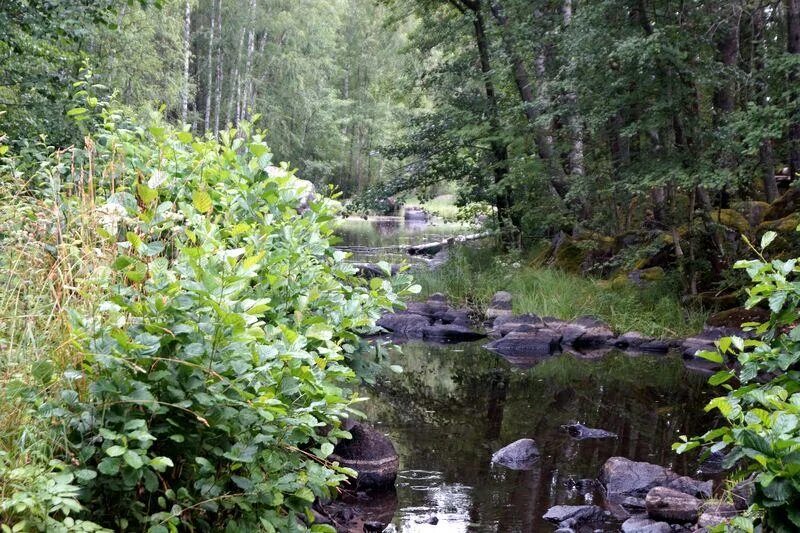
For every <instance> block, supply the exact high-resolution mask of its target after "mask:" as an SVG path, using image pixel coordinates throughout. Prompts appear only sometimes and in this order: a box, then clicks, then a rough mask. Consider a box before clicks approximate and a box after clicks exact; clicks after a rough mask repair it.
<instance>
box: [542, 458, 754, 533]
mask: <svg viewBox="0 0 800 533" xmlns="http://www.w3.org/2000/svg"><path fill="white" fill-rule="evenodd" d="M599 482H600V484H601V485H602V487H603V489H604V493H605V506H604V507H605V508H604V507H600V506H597V505H557V506H555V507H552V508H551V509H550V510H548V512H547V513H546V514H545V515H544V517H543V518H544V519H545V520H548V521H550V522H553V523H554V524H558V527H559V529H558V531H560V532H562V533H567V532H571V531H575V530H576V528H579V529H583V528H585V527H587V526H588V527H594V526H598V525H600V524H607V523H609V522H610V521H617V522H619V521H622V524H621V526H620V530H621V531H622V532H623V533H672V532H676V533H677V532H689V531H708V530H709V529H710V528H712V527H714V526H717V525H719V524H723V523H725V522H727V521H729V520H730V519H731V518H732V517H734V516H736V515H737V514H738V513H740V512H741V511H743V510H744V509H745V508H746V507H747V503H748V502H747V499H746V497H745V498H741V499H739V500H737V502H736V503H727V502H722V501H719V500H713V499H712V498H711V496H712V482H711V481H699V480H696V479H693V478H690V477H687V476H679V475H678V474H676V473H675V472H673V471H672V470H670V469H668V468H665V467H662V466H658V465H654V464H650V463H644V462H636V461H631V460H629V459H625V458H623V457H612V458H610V459H609V460H608V461H606V463H605V464H604V465H603V468H602V471H601V472H600V477H599Z"/></svg>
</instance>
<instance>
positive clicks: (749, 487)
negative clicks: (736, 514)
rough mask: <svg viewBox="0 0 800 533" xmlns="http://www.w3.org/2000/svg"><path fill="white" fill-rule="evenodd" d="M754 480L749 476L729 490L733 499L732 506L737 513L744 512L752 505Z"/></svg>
mask: <svg viewBox="0 0 800 533" xmlns="http://www.w3.org/2000/svg"><path fill="white" fill-rule="evenodd" d="M755 490H756V489H755V480H754V478H753V477H752V476H751V477H749V478H747V479H745V480H743V481H740V482H739V483H737V484H736V486H735V487H733V490H731V496H732V498H733V505H734V506H735V507H736V509H737V510H739V511H744V510H745V509H747V508H748V507H750V505H751V504H752V503H753V496H754V495H755Z"/></svg>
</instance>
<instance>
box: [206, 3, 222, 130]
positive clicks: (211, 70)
mask: <svg viewBox="0 0 800 533" xmlns="http://www.w3.org/2000/svg"><path fill="white" fill-rule="evenodd" d="M218 1H219V0H214V1H213V7H212V9H211V29H210V32H209V36H208V58H207V60H206V67H207V70H208V76H207V78H206V87H205V92H206V105H205V109H204V112H205V117H204V119H205V120H204V121H203V130H204V131H208V130H209V129H210V128H211V88H212V86H213V84H214V33H215V31H216V24H217V16H216V15H217V2H218Z"/></svg>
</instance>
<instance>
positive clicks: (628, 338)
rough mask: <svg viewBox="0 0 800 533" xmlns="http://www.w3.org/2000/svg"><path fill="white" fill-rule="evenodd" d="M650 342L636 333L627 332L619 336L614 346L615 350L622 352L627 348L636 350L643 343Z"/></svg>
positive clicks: (649, 339) (647, 338)
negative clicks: (620, 349)
mask: <svg viewBox="0 0 800 533" xmlns="http://www.w3.org/2000/svg"><path fill="white" fill-rule="evenodd" d="M651 340H652V339H651V338H649V337H645V336H644V335H643V334H641V333H639V332H638V331H629V332H627V333H623V334H622V335H620V336H619V337H618V338H617V340H616V342H615V343H614V346H616V347H617V348H622V349H623V350H625V349H628V348H638V347H639V346H641V345H642V344H644V343H645V342H649V341H651Z"/></svg>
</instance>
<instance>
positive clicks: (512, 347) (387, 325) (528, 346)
mask: <svg viewBox="0 0 800 533" xmlns="http://www.w3.org/2000/svg"><path fill="white" fill-rule="evenodd" d="M511 305H512V296H511V294H509V293H507V292H498V293H497V294H495V295H494V297H493V298H492V302H491V304H490V306H489V308H488V309H487V311H486V319H487V320H486V322H485V323H483V324H482V325H480V326H482V327H478V326H477V325H476V323H475V322H474V321H473V320H472V316H471V314H470V311H469V310H468V309H456V308H453V307H451V306H450V305H449V304H448V303H447V298H446V297H445V296H444V295H442V294H434V295H432V296H431V297H430V298H429V299H428V300H427V301H426V302H411V303H409V304H408V307H407V309H406V310H404V311H399V312H397V313H388V314H386V315H384V316H383V317H382V318H381V319H380V320H379V321H378V325H379V326H381V327H383V328H384V329H386V330H387V331H389V332H391V333H393V334H394V335H396V336H400V337H402V338H407V339H421V340H428V341H434V342H465V341H474V340H478V339H481V338H483V337H486V336H488V337H489V338H490V339H491V342H489V343H488V344H486V346H485V347H486V348H487V349H488V350H491V351H493V352H495V353H497V354H499V355H502V356H504V357H506V358H509V359H511V360H514V359H520V358H527V357H532V358H535V357H542V356H548V355H553V354H556V353H559V352H562V351H565V350H569V351H572V352H576V353H580V354H589V355H602V354H603V353H604V352H606V351H608V350H611V349H617V350H625V351H629V352H634V353H645V354H648V353H649V354H665V353H667V352H669V351H671V350H679V351H680V352H681V353H682V354H683V357H684V358H685V359H688V360H691V361H692V362H693V365H694V366H696V367H697V368H698V369H700V370H706V369H710V368H709V365H708V364H707V363H706V361H705V360H702V359H698V358H697V357H696V353H697V352H698V351H708V350H714V349H715V348H714V342H715V341H716V340H718V339H719V338H720V337H723V336H728V335H739V336H746V334H745V333H744V332H742V331H741V330H739V329H735V328H729V327H720V326H706V328H705V329H704V330H703V331H702V332H700V333H698V334H697V335H694V336H692V337H690V338H686V339H666V340H665V339H658V338H654V337H648V336H645V335H643V334H641V333H639V332H636V331H630V332H627V333H623V334H619V335H618V334H617V333H615V332H614V330H612V329H611V327H610V326H609V325H608V324H606V323H605V322H603V321H601V320H598V319H597V318H594V317H589V316H587V317H581V318H578V319H576V320H572V321H565V320H560V319H557V318H553V317H540V316H537V315H534V314H523V315H515V314H513V311H512V309H511ZM482 329H485V330H486V331H487V333H483V332H482V331H481V330H482Z"/></svg>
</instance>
